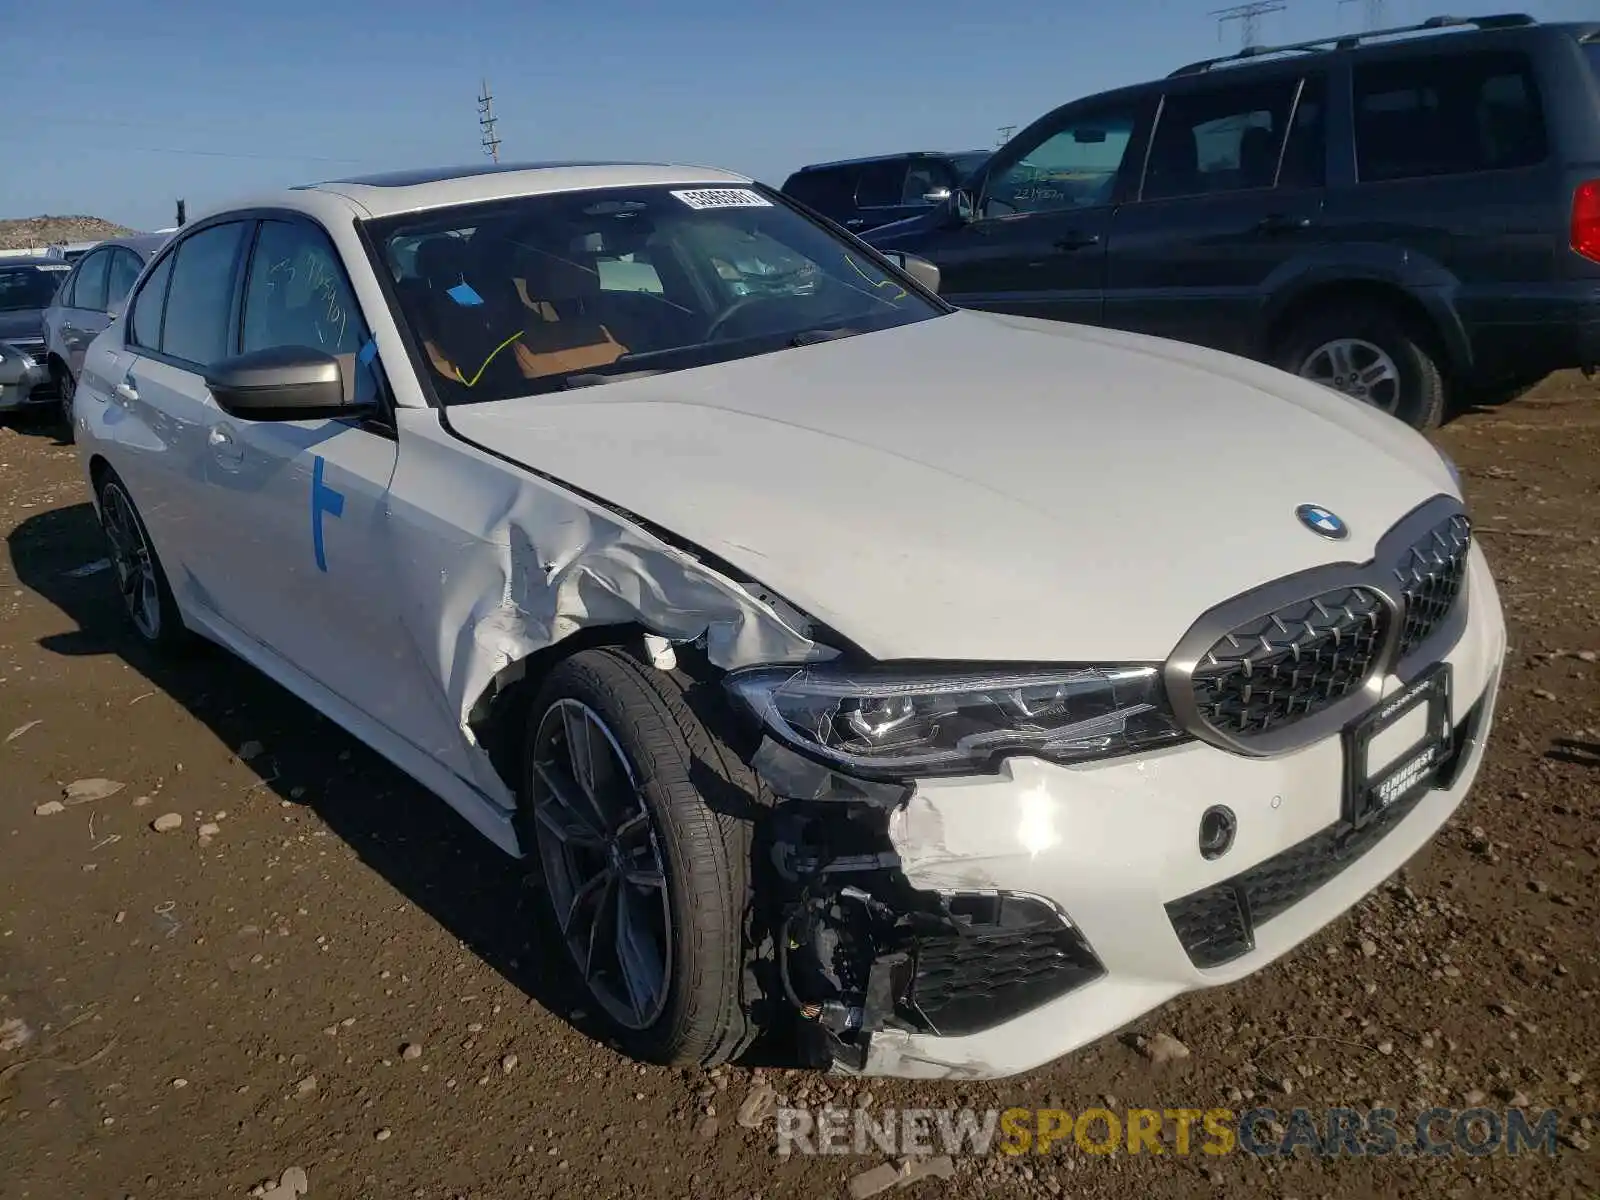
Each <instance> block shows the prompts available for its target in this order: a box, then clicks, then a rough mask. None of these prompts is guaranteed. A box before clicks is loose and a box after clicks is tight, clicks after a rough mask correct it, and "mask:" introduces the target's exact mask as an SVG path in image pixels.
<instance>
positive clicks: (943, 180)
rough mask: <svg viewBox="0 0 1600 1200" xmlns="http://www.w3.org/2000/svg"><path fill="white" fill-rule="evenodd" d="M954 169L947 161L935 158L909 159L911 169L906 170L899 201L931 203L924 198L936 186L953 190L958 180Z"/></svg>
mask: <svg viewBox="0 0 1600 1200" xmlns="http://www.w3.org/2000/svg"><path fill="white" fill-rule="evenodd" d="M955 174H956V173H955V170H954V168H952V167H951V166H950V164H949V163H947V162H944V161H943V160H942V159H937V158H917V159H913V160H912V161H911V169H910V170H908V171H907V172H906V183H905V189H904V191H902V193H901V195H900V203H901V204H905V205H912V204H932V203H933V201H931V200H928V199H926V197H927V195H928V193H929V192H931V191H934V190H935V189H936V188H944V189H945V190H946V191H950V190H953V189H954V188H955V186H956V183H957V182H958V181H957V179H956V177H955Z"/></svg>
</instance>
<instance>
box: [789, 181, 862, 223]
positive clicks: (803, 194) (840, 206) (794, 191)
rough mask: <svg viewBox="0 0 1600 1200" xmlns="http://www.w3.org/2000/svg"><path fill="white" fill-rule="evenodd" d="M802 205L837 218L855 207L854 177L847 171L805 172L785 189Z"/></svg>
mask: <svg viewBox="0 0 1600 1200" xmlns="http://www.w3.org/2000/svg"><path fill="white" fill-rule="evenodd" d="M785 190H786V191H787V192H788V193H789V194H790V195H791V196H793V197H794V198H795V199H796V200H798V201H800V203H802V204H808V205H810V206H811V207H812V208H814V209H816V210H817V211H818V212H823V213H827V214H829V215H830V216H837V215H838V214H839V213H841V212H844V211H845V210H846V209H850V208H853V207H854V206H855V175H854V174H853V173H852V172H851V171H849V170H840V169H829V170H824V171H807V172H805V173H804V174H801V175H796V176H795V177H794V179H793V181H792V182H791V183H790V185H789V186H788V187H787V188H786V189H785Z"/></svg>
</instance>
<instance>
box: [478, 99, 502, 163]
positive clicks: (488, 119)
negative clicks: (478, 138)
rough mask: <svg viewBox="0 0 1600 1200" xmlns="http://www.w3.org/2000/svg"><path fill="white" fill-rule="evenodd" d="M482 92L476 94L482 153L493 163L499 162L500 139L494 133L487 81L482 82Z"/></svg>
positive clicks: (492, 108) (492, 103) (491, 104)
mask: <svg viewBox="0 0 1600 1200" xmlns="http://www.w3.org/2000/svg"><path fill="white" fill-rule="evenodd" d="M482 82H483V90H482V91H480V92H479V93H478V128H479V129H480V130H482V131H483V137H482V143H481V144H482V146H483V152H484V153H485V154H487V155H488V156H489V157H490V158H492V159H494V161H495V162H499V161H500V138H499V137H498V136H497V135H496V134H495V131H494V93H493V92H491V91H490V90H489V81H488V80H487V79H485V80H483V81H482Z"/></svg>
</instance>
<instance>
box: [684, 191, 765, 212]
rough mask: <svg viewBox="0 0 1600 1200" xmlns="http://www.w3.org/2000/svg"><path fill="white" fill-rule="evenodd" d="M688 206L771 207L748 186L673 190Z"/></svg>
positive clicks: (763, 197)
mask: <svg viewBox="0 0 1600 1200" xmlns="http://www.w3.org/2000/svg"><path fill="white" fill-rule="evenodd" d="M672 194H673V195H674V196H676V197H677V198H678V199H679V200H681V201H683V203H685V204H687V205H688V206H689V207H690V208H771V207H772V201H771V200H768V199H767V198H766V197H765V196H763V195H761V194H760V193H759V192H752V191H751V190H750V189H749V188H694V189H691V190H689V191H683V192H673V193H672Z"/></svg>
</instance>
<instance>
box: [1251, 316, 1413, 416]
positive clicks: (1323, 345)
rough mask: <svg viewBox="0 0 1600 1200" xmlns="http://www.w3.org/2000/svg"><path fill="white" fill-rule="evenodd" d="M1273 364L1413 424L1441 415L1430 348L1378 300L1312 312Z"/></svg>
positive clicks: (1408, 323) (1301, 323) (1284, 344)
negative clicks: (1377, 301)
mask: <svg viewBox="0 0 1600 1200" xmlns="http://www.w3.org/2000/svg"><path fill="white" fill-rule="evenodd" d="M1275 357H1276V359H1277V364H1278V366H1280V367H1282V368H1283V369H1284V370H1286V371H1291V372H1293V373H1294V374H1296V375H1299V376H1300V377H1302V378H1304V379H1310V380H1312V381H1314V382H1316V383H1320V384H1323V385H1324V386H1326V387H1330V388H1333V389H1334V390H1335V391H1340V392H1343V393H1344V394H1345V395H1347V396H1351V397H1354V398H1355V399H1357V400H1360V401H1362V402H1363V403H1366V404H1370V405H1372V406H1373V407H1374V408H1378V409H1382V410H1383V411H1384V412H1386V413H1388V414H1389V415H1390V416H1393V417H1398V418H1399V419H1400V420H1402V421H1404V422H1405V423H1406V424H1407V425H1410V426H1411V427H1412V428H1413V429H1432V428H1434V427H1435V426H1437V425H1438V424H1439V422H1440V421H1442V420H1443V419H1444V406H1445V385H1444V375H1443V373H1442V372H1441V370H1440V368H1439V364H1438V362H1437V360H1436V358H1435V355H1434V352H1433V351H1432V350H1431V349H1430V348H1429V346H1428V345H1427V343H1426V341H1425V340H1424V339H1422V338H1420V337H1419V336H1418V335H1417V334H1416V332H1415V331H1414V330H1413V329H1412V327H1411V323H1410V322H1409V321H1408V320H1407V319H1406V318H1405V317H1404V316H1402V315H1401V314H1400V313H1398V312H1396V311H1393V310H1392V309H1390V308H1389V307H1387V306H1385V305H1382V304H1374V305H1370V306H1356V305H1340V306H1337V307H1330V308H1327V309H1323V310H1321V311H1319V312H1315V313H1313V314H1311V315H1310V316H1309V317H1307V318H1306V319H1304V320H1302V321H1301V322H1299V323H1298V324H1297V325H1296V326H1295V327H1294V328H1293V329H1291V330H1290V331H1289V334H1288V336H1287V337H1286V338H1284V340H1283V342H1282V344H1281V345H1280V346H1279V348H1278V353H1277V355H1276V356H1275Z"/></svg>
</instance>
